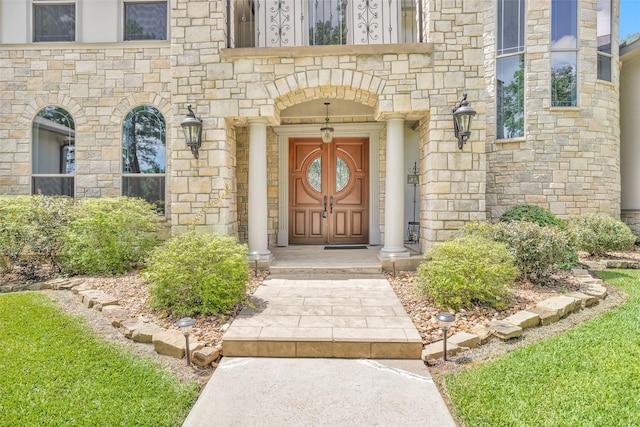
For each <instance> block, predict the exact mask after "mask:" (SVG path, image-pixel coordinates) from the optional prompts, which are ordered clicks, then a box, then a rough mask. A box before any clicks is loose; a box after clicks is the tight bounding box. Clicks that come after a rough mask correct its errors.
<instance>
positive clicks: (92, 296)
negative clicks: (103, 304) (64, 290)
mask: <svg viewBox="0 0 640 427" xmlns="http://www.w3.org/2000/svg"><path fill="white" fill-rule="evenodd" d="M98 292H100V291H97V290H95V289H87V290H81V291H79V292H78V298H79V299H80V301H82V304H84V305H85V306H86V307H88V308H91V307H93V304H94V303H95V301H96V297H97V295H98Z"/></svg>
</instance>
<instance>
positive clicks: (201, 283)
mask: <svg viewBox="0 0 640 427" xmlns="http://www.w3.org/2000/svg"><path fill="white" fill-rule="evenodd" d="M143 277H144V278H145V279H146V280H147V281H149V282H150V283H151V286H150V287H149V296H150V304H151V306H152V307H154V308H156V309H167V310H171V311H173V312H175V313H180V314H181V315H186V316H191V315H195V314H200V313H202V314H218V313H226V312H228V311H229V310H230V309H231V308H232V307H234V306H235V305H237V304H238V303H240V302H242V301H243V300H244V299H245V298H246V284H247V280H248V279H249V266H248V263H247V247H246V246H244V245H238V244H237V243H236V241H235V239H234V238H233V237H229V236H218V235H199V234H196V232H195V231H193V230H191V231H188V232H186V233H184V234H181V235H179V236H176V237H174V238H172V239H170V240H168V241H167V242H165V243H164V244H163V245H162V246H159V247H157V248H156V249H155V250H154V251H153V252H152V253H151V256H150V258H149V260H148V261H147V267H146V269H145V270H144V271H143Z"/></svg>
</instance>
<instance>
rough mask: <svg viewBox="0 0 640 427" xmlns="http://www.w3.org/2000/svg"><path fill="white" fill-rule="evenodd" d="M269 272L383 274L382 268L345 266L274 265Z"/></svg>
mask: <svg viewBox="0 0 640 427" xmlns="http://www.w3.org/2000/svg"><path fill="white" fill-rule="evenodd" d="M269 271H270V273H271V274H272V275H278V276H283V275H286V276H289V275H304V274H309V275H325V274H331V275H344V274H348V275H355V274H380V273H382V266H360V267H359V266H352V267H349V266H345V267H322V266H319V267H312V266H309V267H284V266H283V267H279V266H275V265H272V266H271V267H269Z"/></svg>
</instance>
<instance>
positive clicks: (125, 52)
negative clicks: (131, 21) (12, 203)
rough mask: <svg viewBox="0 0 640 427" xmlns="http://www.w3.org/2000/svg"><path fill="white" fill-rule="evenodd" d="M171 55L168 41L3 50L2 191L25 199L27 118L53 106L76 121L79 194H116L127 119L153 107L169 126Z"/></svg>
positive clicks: (27, 187) (0, 79) (0, 75)
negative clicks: (134, 112)
mask: <svg viewBox="0 0 640 427" xmlns="http://www.w3.org/2000/svg"><path fill="white" fill-rule="evenodd" d="M154 45H155V46H154ZM169 54H170V51H169V48H168V46H167V45H166V43H164V44H155V43H154V44H153V45H151V46H149V47H145V48H142V47H140V48H134V47H129V48H124V47H122V46H118V47H116V46H109V47H100V48H97V47H94V46H86V47H85V46H77V47H74V48H73V49H65V48H61V47H57V48H55V49H54V48H50V49H41V48H38V47H37V46H34V45H29V46H24V45H19V46H1V47H0V122H1V124H0V139H1V140H2V149H1V151H0V159H1V163H0V193H2V194H5V193H7V194H30V192H31V125H32V121H33V118H34V117H35V115H36V113H37V112H38V111H39V110H40V109H42V108H43V107H46V106H49V105H57V106H60V107H62V108H64V109H66V110H67V111H69V112H70V113H71V114H72V115H73V118H74V120H75V124H76V140H77V144H76V148H77V152H76V195H77V197H108V196H118V195H119V194H120V177H121V173H122V165H121V157H122V153H121V151H122V149H121V138H122V136H121V135H122V121H123V119H124V117H125V115H126V114H127V113H128V112H129V111H130V110H131V109H132V108H133V107H136V106H138V105H142V104H146V105H152V106H154V107H155V108H157V109H158V110H159V111H160V112H162V114H163V115H164V116H165V118H166V122H167V127H168V128H171V118H172V115H173V114H172V107H171V103H170V99H171V92H170V90H169V87H170V84H171V78H170V63H169V59H168V58H169ZM169 150H170V149H169Z"/></svg>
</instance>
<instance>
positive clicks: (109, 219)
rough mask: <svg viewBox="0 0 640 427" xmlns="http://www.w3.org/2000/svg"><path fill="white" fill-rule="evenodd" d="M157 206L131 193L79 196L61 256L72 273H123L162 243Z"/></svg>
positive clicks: (63, 263) (141, 261)
mask: <svg viewBox="0 0 640 427" xmlns="http://www.w3.org/2000/svg"><path fill="white" fill-rule="evenodd" d="M157 230H158V221H157V213H156V210H155V208H154V207H153V206H152V205H151V204H149V203H147V202H145V201H144V200H142V199H134V198H129V197H115V198H99V199H98V198H96V199H82V200H78V201H77V202H76V203H75V205H74V207H73V209H72V214H71V221H70V222H69V225H68V226H67V227H65V233H64V244H63V247H62V253H61V256H60V260H61V264H62V267H63V270H64V271H65V272H68V273H71V274H122V273H125V272H127V271H131V270H133V269H134V268H136V267H138V266H139V265H141V264H142V263H143V261H144V260H145V259H146V257H147V256H148V254H149V252H150V251H151V250H152V249H153V248H154V247H156V246H157V244H158V235H157Z"/></svg>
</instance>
